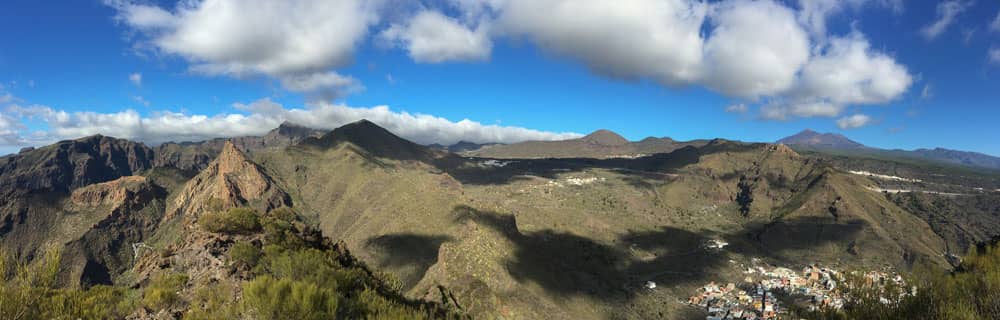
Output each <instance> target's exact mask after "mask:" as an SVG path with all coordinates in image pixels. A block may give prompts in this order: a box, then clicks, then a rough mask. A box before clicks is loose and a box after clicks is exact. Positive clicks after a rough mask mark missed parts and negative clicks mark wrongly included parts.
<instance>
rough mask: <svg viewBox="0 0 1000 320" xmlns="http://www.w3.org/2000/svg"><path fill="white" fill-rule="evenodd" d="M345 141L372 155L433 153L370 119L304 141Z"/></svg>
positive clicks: (334, 143) (423, 156)
mask: <svg viewBox="0 0 1000 320" xmlns="http://www.w3.org/2000/svg"><path fill="white" fill-rule="evenodd" d="M345 142H349V143H351V144H353V145H354V146H357V147H360V148H361V149H363V150H364V151H367V152H368V153H370V154H372V155H375V156H379V157H386V158H393V159H429V158H430V157H431V156H432V155H431V153H433V152H432V150H433V149H431V148H428V147H425V146H422V145H419V144H416V143H413V142H411V141H409V140H406V139H403V138H400V137H399V136H397V135H395V134H393V133H392V132H389V130H386V129H384V128H382V127H380V126H378V125H377V124H375V123H372V122H371V121H368V120H360V121H356V122H352V123H348V124H346V125H344V126H342V127H339V128H337V129H334V130H333V131H330V132H329V133H327V134H325V135H323V136H322V137H319V138H310V139H306V140H304V141H303V142H302V143H303V144H307V145H315V146H322V147H336V146H339V145H341V144H342V143H345Z"/></svg>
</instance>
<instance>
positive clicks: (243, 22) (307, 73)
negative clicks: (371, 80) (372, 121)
mask: <svg viewBox="0 0 1000 320" xmlns="http://www.w3.org/2000/svg"><path fill="white" fill-rule="evenodd" d="M107 3H108V4H109V5H111V6H112V7H114V8H116V9H117V11H118V19H119V20H120V21H123V22H124V23H125V24H126V25H128V26H131V27H132V28H134V29H136V30H138V31H140V32H142V33H143V34H144V35H146V36H147V37H148V42H149V44H151V45H152V46H153V47H155V48H156V49H157V50H159V51H161V52H163V53H166V54H171V55H177V56H180V57H183V58H184V59H185V60H187V61H188V62H189V63H190V69H191V71H193V72H197V73H202V74H207V75H227V76H234V77H244V76H249V75H258V74H263V75H267V76H271V77H274V78H277V79H279V80H281V82H282V84H284V85H289V84H290V86H289V87H287V88H288V89H289V90H293V91H301V90H300V89H303V88H308V89H311V90H310V91H322V90H320V89H319V86H321V85H327V88H325V89H324V90H327V91H326V92H334V91H335V90H340V89H337V88H335V86H339V85H344V84H346V85H348V86H353V85H354V83H353V82H351V81H341V80H342V79H334V77H332V76H331V74H330V70H331V69H333V68H337V67H342V66H345V65H347V64H348V63H350V62H351V61H352V56H353V53H354V49H355V47H356V45H357V44H358V43H359V42H361V41H362V40H363V38H364V36H365V35H366V34H367V32H368V29H369V27H370V26H371V25H372V24H374V23H376V22H377V21H378V17H377V15H376V10H375V9H376V8H375V5H376V2H373V1H364V0H342V1H325V0H289V1H268V0H204V1H182V2H181V3H179V4H178V5H177V7H176V8H174V9H173V10H169V11H168V10H167V9H163V8H160V7H157V6H153V5H146V4H139V3H135V2H132V1H128V0H108V2H107ZM331 90H333V91H331Z"/></svg>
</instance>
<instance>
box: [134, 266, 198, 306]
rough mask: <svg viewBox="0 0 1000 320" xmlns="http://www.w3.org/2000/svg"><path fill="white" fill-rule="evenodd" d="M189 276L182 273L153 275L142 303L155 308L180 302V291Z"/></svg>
mask: <svg viewBox="0 0 1000 320" xmlns="http://www.w3.org/2000/svg"><path fill="white" fill-rule="evenodd" d="M187 281H188V276H187V275H186V274H182V273H161V274H158V275H156V276H154V277H153V280H152V281H150V283H149V285H148V286H146V292H145V294H144V295H143V297H142V304H143V305H144V306H146V307H147V308H150V309H153V310H160V309H165V308H168V307H170V306H173V305H174V304H176V303H177V302H179V300H180V297H179V296H178V293H179V292H180V291H181V289H183V288H184V285H185V284H186V283H187Z"/></svg>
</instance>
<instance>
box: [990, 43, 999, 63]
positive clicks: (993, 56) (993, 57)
mask: <svg viewBox="0 0 1000 320" xmlns="http://www.w3.org/2000/svg"><path fill="white" fill-rule="evenodd" d="M987 58H988V59H989V60H990V63H993V64H1000V48H996V47H994V48H990V51H989V52H988V53H987Z"/></svg>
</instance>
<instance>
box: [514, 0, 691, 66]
mask: <svg viewBox="0 0 1000 320" xmlns="http://www.w3.org/2000/svg"><path fill="white" fill-rule="evenodd" d="M494 9H495V10H496V11H497V12H499V17H497V19H496V22H495V27H496V28H498V32H500V33H502V34H505V35H508V36H513V37H525V38H527V39H529V40H532V41H533V42H534V43H535V44H536V45H538V46H539V47H541V48H542V49H544V50H546V51H549V52H552V53H555V54H557V55H560V56H565V57H569V58H572V59H574V60H577V61H580V62H582V63H584V64H585V65H587V67H588V68H590V69H591V70H593V71H594V72H596V73H598V74H601V75H605V76H609V77H613V78H624V79H636V78H651V79H654V80H656V81H658V82H660V83H663V84H668V85H686V84H690V83H692V82H695V81H697V80H698V79H699V78H700V77H701V69H702V56H703V52H702V47H703V43H704V40H703V39H702V37H701V35H700V31H701V27H702V25H703V23H704V21H705V16H706V13H707V10H708V6H707V5H705V4H704V3H701V2H694V1H688V0H635V1H628V2H621V1H574V0H511V1H506V2H502V4H500V5H499V7H498V8H494Z"/></svg>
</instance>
